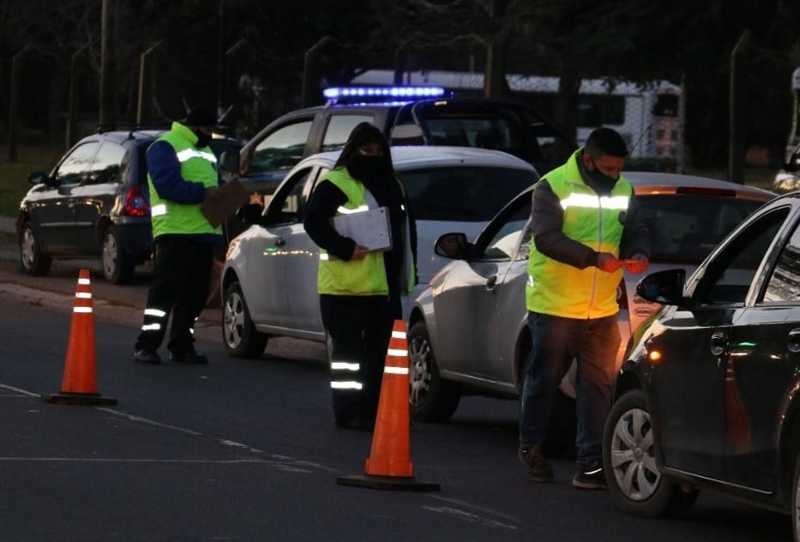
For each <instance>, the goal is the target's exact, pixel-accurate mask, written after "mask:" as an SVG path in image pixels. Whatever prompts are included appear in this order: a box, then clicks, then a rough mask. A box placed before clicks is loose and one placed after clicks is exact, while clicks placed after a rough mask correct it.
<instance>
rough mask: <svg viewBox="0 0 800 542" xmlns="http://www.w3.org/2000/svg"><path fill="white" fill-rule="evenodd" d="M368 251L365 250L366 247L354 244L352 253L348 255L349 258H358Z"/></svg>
mask: <svg viewBox="0 0 800 542" xmlns="http://www.w3.org/2000/svg"><path fill="white" fill-rule="evenodd" d="M368 252H369V250H367V248H366V247H362V246H361V245H356V246H355V248H354V249H353V255H352V256H350V259H351V260H360V259H362V258H363V257H364V256H366V255H367V253H368Z"/></svg>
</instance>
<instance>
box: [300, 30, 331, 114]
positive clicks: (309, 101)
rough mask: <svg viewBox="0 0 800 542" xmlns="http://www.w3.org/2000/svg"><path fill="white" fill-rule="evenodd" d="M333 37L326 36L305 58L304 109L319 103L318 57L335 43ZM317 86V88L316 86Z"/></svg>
mask: <svg viewBox="0 0 800 542" xmlns="http://www.w3.org/2000/svg"><path fill="white" fill-rule="evenodd" d="M334 41H335V40H334V39H333V38H332V37H331V36H325V37H323V38H322V39H321V40H319V41H318V42H317V43H315V44H314V45H312V46H311V48H310V49H309V50H308V51H306V54H305V56H304V58H303V107H309V106H311V105H314V104H315V103H317V102H319V69H318V66H317V56H318V55H319V53H320V52H322V50H323V49H324V48H325V47H327V46H328V45H330V44H332V43H334ZM314 84H316V87H315V86H314Z"/></svg>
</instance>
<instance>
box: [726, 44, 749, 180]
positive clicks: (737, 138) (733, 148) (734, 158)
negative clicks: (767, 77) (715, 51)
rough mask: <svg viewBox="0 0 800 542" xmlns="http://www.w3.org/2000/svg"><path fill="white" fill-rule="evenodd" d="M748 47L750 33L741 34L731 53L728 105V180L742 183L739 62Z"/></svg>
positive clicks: (743, 94) (742, 86)
mask: <svg viewBox="0 0 800 542" xmlns="http://www.w3.org/2000/svg"><path fill="white" fill-rule="evenodd" d="M749 47H750V31H749V30H745V31H744V32H742V35H741V37H739V41H737V42H736V45H735V46H734V47H733V50H732V51H731V76H730V91H729V97H730V98H729V100H730V103H729V104H728V180H729V181H732V182H735V183H743V182H744V152H745V148H744V146H745V144H744V128H745V126H744V122H742V121H743V119H744V111H743V108H742V107H741V105H743V104H744V102H745V100H746V91H747V89H746V88H745V80H744V76H743V73H742V72H743V70H742V69H741V61H742V58H743V57H744V55H745V54H746V53H747V49H748V48H749Z"/></svg>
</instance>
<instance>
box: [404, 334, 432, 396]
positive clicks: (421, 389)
mask: <svg viewBox="0 0 800 542" xmlns="http://www.w3.org/2000/svg"><path fill="white" fill-rule="evenodd" d="M410 342H411V344H409V358H410V360H411V379H410V382H409V384H410V386H411V394H410V400H411V404H412V405H421V404H422V403H424V401H425V399H426V398H427V397H428V394H429V393H430V390H431V378H432V377H433V374H432V370H433V368H432V367H431V364H432V360H433V351H432V349H431V344H430V342H429V341H428V339H427V338H425V337H412V338H411V341H410Z"/></svg>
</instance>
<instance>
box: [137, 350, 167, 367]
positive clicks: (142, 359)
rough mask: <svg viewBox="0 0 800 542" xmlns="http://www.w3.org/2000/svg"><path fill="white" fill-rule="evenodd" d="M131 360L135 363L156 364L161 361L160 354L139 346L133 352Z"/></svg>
mask: <svg viewBox="0 0 800 542" xmlns="http://www.w3.org/2000/svg"><path fill="white" fill-rule="evenodd" d="M133 361H135V362H137V363H147V364H150V365H158V364H159V363H161V356H159V355H158V352H156V351H154V350H145V349H143V348H140V349H139V350H136V351H135V352H134V353H133Z"/></svg>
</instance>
